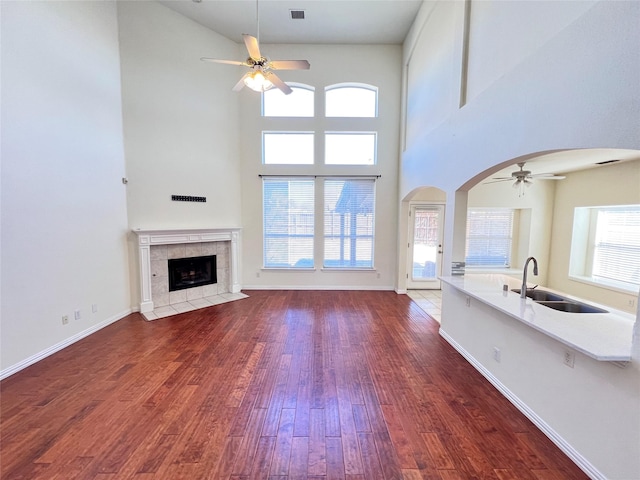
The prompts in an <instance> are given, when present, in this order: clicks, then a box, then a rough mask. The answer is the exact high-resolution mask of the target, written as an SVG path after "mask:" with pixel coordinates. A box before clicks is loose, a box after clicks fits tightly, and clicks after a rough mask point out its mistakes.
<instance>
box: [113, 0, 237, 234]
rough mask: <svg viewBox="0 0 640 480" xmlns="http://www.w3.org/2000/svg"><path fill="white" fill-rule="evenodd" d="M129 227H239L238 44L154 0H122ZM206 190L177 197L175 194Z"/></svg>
mask: <svg viewBox="0 0 640 480" xmlns="http://www.w3.org/2000/svg"><path fill="white" fill-rule="evenodd" d="M118 24H119V30H120V55H121V61H122V99H123V100H122V105H123V122H124V140H125V142H124V144H125V153H126V159H127V177H128V179H129V184H128V185H127V195H128V212H129V225H130V226H131V228H142V229H153V228H225V227H239V226H241V224H242V221H241V218H240V215H241V212H240V198H241V197H240V176H239V175H240V163H239V134H238V131H239V121H238V96H237V95H236V94H234V93H233V92H231V88H232V87H233V85H235V83H236V82H237V80H238V78H239V76H240V73H241V70H240V69H239V68H238V67H233V66H230V65H216V64H213V63H206V62H202V61H200V58H201V57H214V58H221V59H230V60H235V59H242V58H243V55H244V53H243V52H242V51H241V50H240V48H239V46H238V45H237V44H236V43H234V42H232V41H230V40H228V39H226V38H224V37H222V36H221V35H218V34H217V33H215V32H212V31H211V30H209V29H207V28H205V27H203V26H201V25H199V24H197V23H195V22H193V21H192V20H189V19H187V18H185V17H183V16H182V15H180V14H178V13H176V12H174V11H173V10H170V9H168V8H166V7H165V6H163V5H160V4H158V3H156V2H128V1H119V2H118ZM174 194H175V195H193V196H203V197H207V201H206V203H191V202H173V201H172V200H171V195H174Z"/></svg>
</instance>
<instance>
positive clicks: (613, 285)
mask: <svg viewBox="0 0 640 480" xmlns="http://www.w3.org/2000/svg"><path fill="white" fill-rule="evenodd" d="M569 280H573V281H574V282H579V283H584V284H587V285H591V286H593V287H600V288H606V289H607V290H613V291H614V292H619V293H625V294H632V295H637V294H638V287H636V288H635V289H634V288H633V287H631V286H628V284H624V283H622V282H615V281H613V280H612V281H603V280H594V279H593V278H591V277H583V276H580V275H569Z"/></svg>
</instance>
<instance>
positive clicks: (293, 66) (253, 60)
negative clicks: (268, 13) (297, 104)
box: [200, 0, 311, 95]
mask: <svg viewBox="0 0 640 480" xmlns="http://www.w3.org/2000/svg"><path fill="white" fill-rule="evenodd" d="M256 23H257V31H258V35H259V34H260V33H259V32H260V17H259V10H258V0H256ZM242 38H243V39H244V44H245V46H246V47H247V51H248V52H249V58H247V59H246V60H245V61H244V62H238V61H235V60H217V59H215V58H205V57H203V58H201V59H200V60H202V61H205V62H214V63H225V64H227V65H239V66H245V67H249V71H248V72H247V73H245V74H244V75H243V76H242V78H241V79H240V81H239V82H238V83H236V85H235V87H233V89H232V90H233V91H234V92H239V91H240V90H242V88H243V87H244V86H245V85H246V86H247V87H249V88H250V89H252V90H255V91H256V92H265V91H267V90H270V89H271V88H273V87H277V88H279V89H280V90H281V91H282V92H283V93H284V94H285V95H289V94H290V93H291V92H292V90H291V88H290V87H289V85H287V84H286V83H284V82H283V81H282V80H281V79H280V77H278V76H277V75H276V74H275V73H273V71H272V70H309V68H310V67H311V65H309V62H308V61H306V60H269V58H268V57H263V56H262V54H261V53H260V47H259V44H258V38H257V37H253V36H251V35H247V34H246V33H243V34H242Z"/></svg>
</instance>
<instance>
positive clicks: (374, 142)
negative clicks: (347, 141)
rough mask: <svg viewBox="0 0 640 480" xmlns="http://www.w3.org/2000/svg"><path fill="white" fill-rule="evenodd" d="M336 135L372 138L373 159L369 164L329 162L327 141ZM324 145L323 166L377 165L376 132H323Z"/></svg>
mask: <svg viewBox="0 0 640 480" xmlns="http://www.w3.org/2000/svg"><path fill="white" fill-rule="evenodd" d="M338 135H345V136H347V135H349V136H356V135H357V136H367V137H373V158H372V159H371V160H372V161H371V163H353V162H340V163H338V162H331V161H329V154H328V153H327V150H328V149H327V140H328V138H329V137H330V136H338ZM324 145H325V151H324V164H325V165H353V166H359V167H366V166H371V165H376V164H377V163H378V132H373V131H372V132H368V131H357V132H353V131H346V130H340V131H328V132H324Z"/></svg>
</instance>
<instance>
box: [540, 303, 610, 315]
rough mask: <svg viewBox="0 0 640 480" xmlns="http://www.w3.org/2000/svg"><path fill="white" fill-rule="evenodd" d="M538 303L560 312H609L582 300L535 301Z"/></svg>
mask: <svg viewBox="0 0 640 480" xmlns="http://www.w3.org/2000/svg"><path fill="white" fill-rule="evenodd" d="M536 303H539V304H540V305H544V306H545V307H549V308H553V309H554V310H559V311H561V312H569V313H609V312H608V311H607V310H604V309H602V308H598V307H594V306H592V305H587V304H586V303H582V302H545V301H537V302H536Z"/></svg>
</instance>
